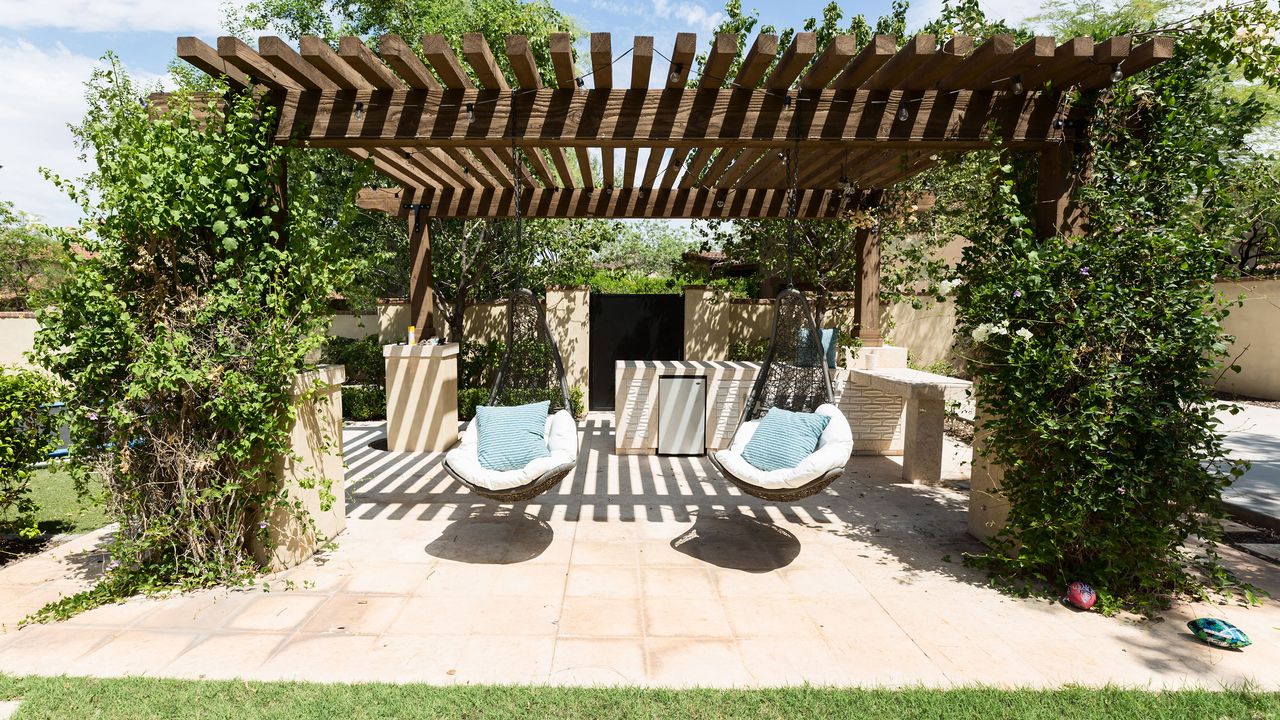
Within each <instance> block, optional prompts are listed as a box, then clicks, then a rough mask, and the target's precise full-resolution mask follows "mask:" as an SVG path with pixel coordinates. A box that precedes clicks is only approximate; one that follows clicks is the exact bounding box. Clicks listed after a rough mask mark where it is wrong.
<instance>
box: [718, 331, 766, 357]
mask: <svg viewBox="0 0 1280 720" xmlns="http://www.w3.org/2000/svg"><path fill="white" fill-rule="evenodd" d="M768 352H769V338H767V337H757V338H734V339H732V340H730V341H729V350H728V352H727V353H726V356H727V357H725V360H729V361H731V362H764V356H765V355H766V354H768Z"/></svg>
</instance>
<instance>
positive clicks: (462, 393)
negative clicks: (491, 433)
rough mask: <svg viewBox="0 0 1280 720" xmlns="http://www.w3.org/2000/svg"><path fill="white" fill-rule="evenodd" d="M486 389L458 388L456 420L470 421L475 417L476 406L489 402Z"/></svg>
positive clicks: (487, 389)
mask: <svg viewBox="0 0 1280 720" xmlns="http://www.w3.org/2000/svg"><path fill="white" fill-rule="evenodd" d="M489 390H490V389H489V388H487V387H459V388H458V419H459V420H470V419H472V418H474V417H475V416H476V406H478V405H484V404H485V403H487V402H489Z"/></svg>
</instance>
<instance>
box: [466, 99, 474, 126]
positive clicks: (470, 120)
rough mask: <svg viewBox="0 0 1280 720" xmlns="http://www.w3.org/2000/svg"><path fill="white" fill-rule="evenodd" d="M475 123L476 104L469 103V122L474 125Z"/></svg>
mask: <svg viewBox="0 0 1280 720" xmlns="http://www.w3.org/2000/svg"><path fill="white" fill-rule="evenodd" d="M475 121H476V104H475V103H467V122H469V123H473V122H475Z"/></svg>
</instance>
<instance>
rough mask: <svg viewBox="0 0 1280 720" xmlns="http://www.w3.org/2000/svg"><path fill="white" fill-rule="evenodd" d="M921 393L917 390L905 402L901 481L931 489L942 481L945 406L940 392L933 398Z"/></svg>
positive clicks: (930, 395)
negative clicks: (930, 486)
mask: <svg viewBox="0 0 1280 720" xmlns="http://www.w3.org/2000/svg"><path fill="white" fill-rule="evenodd" d="M921 390H922V389H917V390H916V391H915V392H913V393H912V394H911V397H909V398H907V407H906V422H907V426H906V431H905V434H904V435H903V448H902V479H903V480H906V481H907V482H913V483H924V484H926V485H933V484H936V483H937V482H938V481H939V480H941V479H942V436H943V428H944V427H945V423H946V418H947V404H946V400H945V399H944V396H943V395H942V392H941V391H939V392H938V394H937V396H934V395H932V394H929V393H925V392H922V391H921Z"/></svg>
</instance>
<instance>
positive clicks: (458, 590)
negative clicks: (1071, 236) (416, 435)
mask: <svg viewBox="0 0 1280 720" xmlns="http://www.w3.org/2000/svg"><path fill="white" fill-rule="evenodd" d="M582 427H583V432H584V436H583V440H584V442H583V451H582V455H581V458H580V461H579V465H578V469H577V471H576V473H575V474H574V475H573V476H572V477H571V478H570V479H569V480H566V481H565V482H564V483H563V484H562V485H561V486H559V487H558V488H556V489H555V490H553V491H552V492H551V493H550V494H548V495H544V496H543V497H541V498H538V499H537V502H533V503H529V504H521V505H517V506H514V507H512V506H501V505H496V504H494V503H490V502H487V501H483V500H480V499H478V498H476V497H475V496H473V495H470V494H467V493H466V492H465V491H464V490H463V489H462V488H461V487H460V486H459V485H457V484H456V483H454V482H453V481H451V480H450V479H449V478H448V477H447V476H446V475H445V474H444V472H443V471H442V470H441V468H440V461H441V457H440V456H439V455H407V454H391V453H384V452H378V451H375V450H371V449H369V448H368V447H367V444H368V443H369V442H371V441H373V440H375V439H377V438H378V437H380V436H381V434H382V429H381V427H380V426H378V425H368V424H365V425H352V426H349V427H348V429H347V432H346V434H345V441H346V445H347V458H348V463H349V469H348V481H347V484H348V489H347V501H348V527H347V530H346V531H345V532H344V533H343V534H342V535H341V536H340V537H338V538H337V541H336V544H335V545H334V547H332V548H331V549H329V550H327V551H325V552H323V553H322V554H321V555H319V556H317V557H316V558H315V559H313V560H312V561H309V562H307V563H306V564H304V565H302V566H300V567H298V568H295V569H293V570H290V571H288V572H285V573H281V574H279V575H276V576H272V577H271V578H269V579H268V582H269V592H264V591H263V590H262V589H255V590H240V591H228V590H218V591H205V592H197V593H190V594H185V595H178V596H173V597H169V598H165V599H138V600H133V601H130V602H127V603H124V604H121V605H113V606H110V607H104V608H100V609H98V610H94V611H91V612H87V613H84V614H82V615H80V616H78V617H76V618H74V619H73V620H70V621H68V622H64V623H60V624H56V625H50V626H36V627H28V628H25V629H22V630H16V629H14V628H15V627H16V624H17V622H18V620H19V619H21V618H22V617H23V616H24V615H25V614H26V613H27V612H29V611H31V610H34V609H35V608H37V607H39V606H40V605H42V604H43V603H45V602H47V601H49V600H52V599H56V598H57V597H59V596H60V595H62V594H64V593H68V592H72V591H74V590H76V589H79V588H82V587H85V586H86V585H87V583H88V582H89V581H90V579H91V578H92V576H93V574H94V572H95V567H97V566H99V565H100V563H101V562H102V559H101V556H100V554H98V553H95V551H94V548H95V546H96V545H97V544H98V543H99V542H100V541H101V536H102V534H103V532H99V533H94V534H91V535H87V536H84V537H82V538H80V539H77V540H75V541H73V542H70V543H67V544H65V545H62V546H60V547H58V548H56V549H54V550H52V551H49V552H47V553H44V554H42V555H39V556H36V557H33V558H30V559H27V560H25V561H22V562H20V563H16V564H14V565H11V566H9V567H6V568H4V569H3V570H0V622H2V623H4V624H5V626H6V628H7V629H6V630H5V632H4V633H3V634H0V672H7V673H20V674H25V673H37V674H60V673H67V674H84V675H143V674H145V675H156V676H171V677H186V678H196V677H205V678H250V679H266V680H271V679H300V680H314V681H352V682H354V681H390V682H408V681H421V682H429V683H437V684H449V683H480V682H494V683H556V684H591V685H594V684H603V685H615V684H643V685H658V686H687V685H703V686H778V685H788V684H797V683H805V682H808V683H812V684H819V685H829V684H830V685H862V686H868V685H916V684H923V685H928V686H953V685H968V684H976V683H981V684H993V685H1000V686H1055V685H1061V684H1065V683H1076V684H1085V685H1101V684H1107V683H1113V684H1120V685H1126V686H1142V687H1152V688H1172V687H1186V686H1200V687H1209V688H1218V687H1220V686H1223V685H1238V684H1241V683H1244V682H1253V683H1256V684H1257V685H1259V686H1261V687H1265V688H1271V689H1277V688H1280V604H1277V602H1276V601H1275V600H1268V601H1266V604H1265V605H1264V606H1262V607H1255V608H1245V607H1239V606H1234V605H1233V606H1225V607H1223V606H1215V605H1212V604H1208V603H1196V604H1190V605H1182V606H1179V607H1176V608H1175V609H1173V610H1172V611H1171V612H1169V613H1168V615H1167V619H1166V620H1165V621H1164V622H1160V623H1137V622H1132V621H1128V620H1123V619H1116V618H1104V617H1101V616H1099V615H1096V614H1092V613H1079V612H1075V611H1073V610H1071V609H1068V608H1067V607H1065V606H1062V605H1060V604H1057V603H1050V602H1046V601H1042V600H1020V599H1016V598H1012V597H1009V596H1006V595H1002V594H1000V593H998V592H997V591H995V590H993V589H990V588H989V587H987V585H986V582H985V578H984V576H983V575H982V574H981V573H978V572H975V571H972V570H969V569H967V568H965V567H964V566H963V565H962V564H961V563H960V557H961V554H962V553H963V552H965V551H969V550H975V549H977V548H978V546H977V544H976V543H975V541H973V540H972V539H971V538H969V537H968V535H967V534H966V533H965V509H966V503H967V497H966V495H965V494H964V493H963V492H959V491H956V490H952V489H948V488H945V487H923V486H912V485H904V484H902V483H901V480H900V479H899V474H900V472H901V465H900V462H899V461H898V460H897V459H893V458H880V457H865V458H855V459H854V460H853V461H852V462H851V463H850V465H849V471H848V473H847V474H846V476H845V478H844V479H842V480H841V481H839V482H838V483H837V484H836V485H834V486H833V488H832V489H831V490H829V491H828V492H826V493H824V494H822V495H819V496H817V497H814V498H810V499H808V500H805V501H802V502H799V503H796V504H792V505H771V504H767V503H762V502H759V501H756V500H753V499H751V498H747V497H744V496H742V495H740V494H739V493H738V492H737V491H736V490H735V489H733V488H731V487H730V486H728V485H727V484H726V483H724V482H722V481H721V480H720V479H719V478H718V477H717V476H716V475H715V473H714V471H713V470H712V469H711V467H710V466H709V464H707V463H706V462H705V461H704V460H702V459H691V458H658V457H650V456H644V457H642V456H621V457H619V456H614V455H613V454H612V452H611V449H612V442H613V436H612V420H611V417H610V416H609V415H604V414H592V415H591V416H590V417H589V418H588V419H587V420H586V422H585V423H584V424H583V426H582ZM966 455H967V448H963V447H961V446H954V445H948V447H947V459H946V463H945V469H944V475H945V476H946V477H947V478H950V479H952V480H960V481H963V480H964V479H966V478H967V475H968V468H967V457H966ZM104 532H105V531H104ZM1222 551H1223V554H1224V556H1225V558H1226V561H1227V562H1228V563H1229V564H1230V565H1231V566H1232V567H1233V568H1234V569H1235V570H1236V571H1237V572H1238V573H1239V574H1240V575H1242V576H1243V577H1244V579H1246V580H1248V581H1250V582H1252V583H1254V584H1257V585H1259V586H1262V587H1264V588H1266V589H1268V590H1270V591H1271V592H1272V593H1275V594H1278V595H1280V568H1277V567H1276V566H1273V565H1268V564H1266V563H1264V562H1262V561H1259V560H1257V559H1255V558H1253V557H1250V556H1248V555H1244V554H1241V553H1237V552H1235V551H1233V550H1231V549H1230V548H1223V549H1222ZM1198 615H1212V616H1216V617H1221V618H1224V619H1227V620H1229V621H1231V622H1233V623H1235V624H1237V625H1239V626H1240V627H1241V628H1243V629H1245V631H1246V632H1248V633H1249V634H1250V635H1251V637H1252V638H1253V640H1254V645H1253V647H1250V648H1248V649H1247V650H1245V651H1243V652H1238V651H1224V650H1217V649H1214V648H1210V647H1207V646H1205V645H1203V644H1201V643H1199V642H1198V641H1196V640H1194V638H1192V636H1191V635H1190V634H1189V633H1188V632H1187V629H1186V627H1185V622H1186V620H1188V619H1189V618H1192V617H1195V616H1198Z"/></svg>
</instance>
